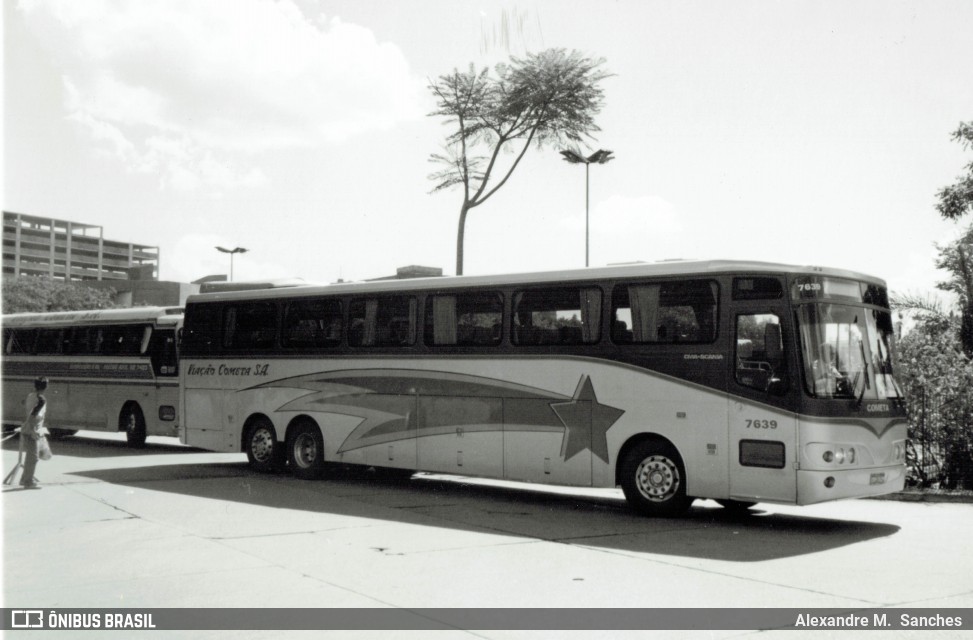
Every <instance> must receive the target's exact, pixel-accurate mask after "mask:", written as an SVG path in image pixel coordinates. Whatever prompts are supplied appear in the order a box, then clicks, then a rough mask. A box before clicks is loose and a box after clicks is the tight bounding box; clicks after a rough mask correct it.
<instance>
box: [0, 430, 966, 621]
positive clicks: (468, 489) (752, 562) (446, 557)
mask: <svg viewBox="0 0 973 640" xmlns="http://www.w3.org/2000/svg"><path fill="white" fill-rule="evenodd" d="M14 442H15V441H11V442H7V443H5V444H4V449H3V462H4V468H5V469H9V468H10V467H11V466H12V465H13V463H14V461H15V460H16V448H15V445H14ZM53 446H54V450H55V458H54V459H53V460H51V461H49V462H42V463H40V465H39V468H38V472H37V475H38V476H39V477H40V478H41V480H42V481H43V488H42V489H40V490H34V491H30V490H20V489H11V488H8V487H5V489H6V491H5V492H4V495H3V514H4V526H3V534H4V552H3V560H4V571H3V573H4V586H3V596H4V606H6V607H15V608H20V607H30V608H45V609H50V608H54V609H56V608H58V607H60V608H67V607H113V606H120V607H149V608H155V607H239V608H264V607H315V608H317V607H400V608H421V607H558V608H576V607H655V608H672V607H732V608H735V607H802V608H804V607H806V608H819V607H856V608H872V607H937V608H938V607H943V608H947V607H971V606H973V554H970V553H969V548H970V546H969V542H968V540H969V534H968V533H964V532H969V531H973V505H970V504H953V503H916V502H896V501H876V500H852V501H844V502H839V503H831V504H824V505H815V506H812V507H778V506H766V507H765V506H763V505H761V507H760V508H758V510H757V512H756V513H755V514H754V515H752V516H749V517H744V518H739V517H732V516H730V515H728V514H727V512H726V511H724V510H723V509H720V508H718V507H716V506H715V505H714V504H712V503H709V502H701V503H697V506H695V507H694V508H693V509H692V510H691V511H690V513H689V514H688V515H687V517H685V518H682V519H675V520H665V519H645V518H640V517H637V516H635V515H633V514H631V513H630V512H629V511H628V510H627V508H626V506H625V504H624V502H623V500H622V498H621V495H620V492H618V491H614V490H611V491H609V490H599V491H586V492H557V491H546V490H545V491H539V490H537V489H536V488H534V489H530V488H528V489H525V488H524V486H523V485H519V486H518V487H517V488H511V486H510V485H504V484H502V483H486V482H472V481H466V480H456V479H450V478H444V477H437V476H424V477H423V476H417V477H416V478H414V479H412V480H411V481H406V482H395V481H382V480H380V479H378V478H375V477H374V476H373V474H365V473H362V472H351V471H341V472H338V473H336V474H335V475H334V476H333V477H331V478H330V479H328V480H326V481H321V482H304V481H300V480H297V479H294V478H292V477H290V476H288V475H265V474H257V473H253V472H252V471H250V469H249V468H248V466H247V465H246V458H245V456H243V455H242V454H234V455H231V454H212V453H207V452H200V451H196V450H192V449H187V448H185V447H182V446H181V445H179V444H178V442H177V441H175V440H173V439H166V438H150V439H149V445H148V446H147V447H146V448H145V449H143V450H132V449H130V448H128V447H127V446H126V445H125V443H124V440H123V439H122V438H119V437H115V436H99V437H96V436H83V437H75V438H70V439H67V440H64V441H58V442H55V443H54V445H53ZM79 633H81V634H82V635H83V633H84V632H79ZM786 633H787V635H786V636H784V637H788V638H795V637H799V636H800V634H798V635H794V634H795V632H786ZM26 635H27V634H26V633H23V634H22V636H26ZM155 635H156V636H166V637H176V636H179V637H183V636H184V635H185V637H189V635H192V637H199V636H201V635H205V634H188V635H187V634H175V633H171V634H170V633H164V634H163V633H159V632H156V634H155ZM320 635H321V634H315V635H314V637H320ZM339 635H340V637H355V638H359V637H360V638H367V637H379V636H378V635H377V634H375V633H367V632H358V633H342V634H330V635H329V637H338V636H339ZM619 635H620V634H618V633H614V632H613V633H604V634H600V637H606V638H608V637H619ZM657 635H660V637H673V636H674V635H675V636H677V637H678V636H680V635H682V636H684V637H697V634H690V633H686V634H673V633H670V632H666V633H664V634H657ZM705 635H707V636H710V637H712V636H715V637H726V636H738V635H747V633H746V632H743V633H741V632H722V633H713V634H705ZM276 636H277V634H275V633H258V632H252V633H246V632H245V633H242V634H241V633H235V634H234V637H235V638H240V637H244V638H247V637H268V638H269V637H276ZM476 636H479V637H489V638H522V637H523V638H526V637H539V634H537V633H531V634H528V633H522V632H479V633H476V634H472V633H468V632H461V631H456V632H437V633H436V635H435V637H436V638H444V637H457V638H459V637H462V638H469V637H476ZM596 636H599V634H591V633H585V634H571V633H567V634H566V633H564V632H558V633H552V634H543V637H551V638H561V637H579V638H580V637H585V638H588V637H596ZM11 637H16V636H11ZM48 637H49V636H48ZM84 637H86V638H91V637H92V636H90V635H85V636H84ZM210 637H220V636H219V634H211V636H210ZM309 637H310V636H309ZM381 637H409V638H425V637H429V633H428V632H421V633H419V632H416V633H402V634H398V635H395V634H393V635H391V636H390V635H389V634H387V633H383V634H381ZM628 637H643V635H642V634H628ZM815 637H822V636H820V635H817V636H815ZM922 637H930V635H929V634H928V633H926V634H923V635H922ZM953 637H955V636H953Z"/></svg>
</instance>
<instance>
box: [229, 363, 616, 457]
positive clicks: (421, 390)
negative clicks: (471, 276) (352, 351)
mask: <svg viewBox="0 0 973 640" xmlns="http://www.w3.org/2000/svg"><path fill="white" fill-rule="evenodd" d="M261 387H264V388H268V387H276V388H292V389H293V388H296V389H304V390H307V391H309V392H310V393H308V394H305V395H303V396H301V397H299V398H296V399H295V400H292V401H290V402H287V403H286V404H284V405H283V406H281V407H280V408H279V409H278V411H294V412H300V411H309V412H319V413H332V414H339V415H348V416H354V417H357V418H360V419H361V423H360V424H359V425H358V426H357V427H356V428H355V429H354V430H353V431H352V432H351V434H349V436H348V437H347V438H346V439H345V441H344V442H342V444H341V446H340V447H339V448H338V452H339V453H343V452H346V451H352V450H354V449H360V448H362V447H367V446H371V445H375V444H384V443H388V442H395V441H398V440H405V439H410V438H416V437H424V436H432V435H440V434H446V433H454V432H456V431H457V430H458V429H462V430H463V431H467V432H489V431H505V430H506V431H512V430H513V431H521V432H558V431H560V432H561V433H562V434H563V436H562V440H561V457H562V458H563V459H564V460H569V459H571V458H572V457H574V456H575V455H577V454H578V453H581V452H582V451H584V450H586V449H587V450H590V451H591V453H592V455H594V456H597V457H598V458H600V459H601V460H603V461H604V462H605V463H608V436H607V433H608V430H609V429H610V428H611V427H612V425H614V424H615V422H616V421H617V420H618V419H619V418H620V417H621V416H622V414H623V413H624V411H622V410H621V409H617V408H615V407H611V406H608V405H604V404H601V403H599V402H598V398H597V396H596V395H595V390H594V386H593V384H592V382H591V378H590V377H589V376H587V375H582V376H581V379H580V380H579V381H578V385H577V388H576V389H575V392H574V395H573V396H565V395H563V394H559V393H554V392H550V391H544V390H541V389H537V388H535V387H529V386H526V385H521V384H516V383H511V382H507V381H504V380H497V379H493V378H485V377H480V376H472V375H468V374H459V373H451V372H446V371H422V370H414V369H370V370H346V371H335V372H327V373H317V374H309V375H304V376H297V377H294V378H286V379H284V380H277V381H274V382H268V383H264V384H261V385H257V386H256V387H251V389H256V388H261ZM244 391H246V390H244ZM418 399H421V400H422V408H421V410H422V411H423V412H424V413H423V421H422V422H423V426H422V427H421V428H418V427H417V424H416V422H417V419H416V413H417V411H418V410H420V408H419V406H417V402H418ZM437 403H441V404H437Z"/></svg>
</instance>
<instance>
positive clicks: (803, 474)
mask: <svg viewBox="0 0 973 640" xmlns="http://www.w3.org/2000/svg"><path fill="white" fill-rule="evenodd" d="M904 488H905V465H904V464H896V465H889V466H886V467H871V468H867V469H840V470H839V469H829V470H825V471H809V470H803V469H801V470H798V472H797V504H799V505H804V504H815V503H817V502H827V501H829V500H841V499H842V498H863V497H867V496H881V495H885V494H887V493H895V492H897V491H902V489H904Z"/></svg>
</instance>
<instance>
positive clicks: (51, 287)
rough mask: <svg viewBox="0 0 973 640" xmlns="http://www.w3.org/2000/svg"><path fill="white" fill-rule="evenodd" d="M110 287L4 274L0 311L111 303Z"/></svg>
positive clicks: (65, 308)
mask: <svg viewBox="0 0 973 640" xmlns="http://www.w3.org/2000/svg"><path fill="white" fill-rule="evenodd" d="M114 300H115V291H114V290H113V289H107V290H105V289H93V288H91V287H87V286H85V285H83V284H81V283H76V282H63V281H60V280H52V279H50V278H44V277H41V276H22V277H19V278H5V279H4V281H3V313H26V312H35V313H39V312H46V311H82V310H87V309H110V308H112V307H114V306H115V302H114Z"/></svg>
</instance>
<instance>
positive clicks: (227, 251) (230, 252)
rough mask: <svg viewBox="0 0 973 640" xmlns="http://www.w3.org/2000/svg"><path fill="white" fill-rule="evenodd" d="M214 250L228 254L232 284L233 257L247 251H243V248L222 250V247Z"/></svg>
mask: <svg viewBox="0 0 973 640" xmlns="http://www.w3.org/2000/svg"><path fill="white" fill-rule="evenodd" d="M216 250H217V251H219V252H220V253H228V254H230V282H233V255H234V254H237V253H246V252H247V251H249V249H244V248H243V247H234V248H233V249H224V248H223V247H216Z"/></svg>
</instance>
